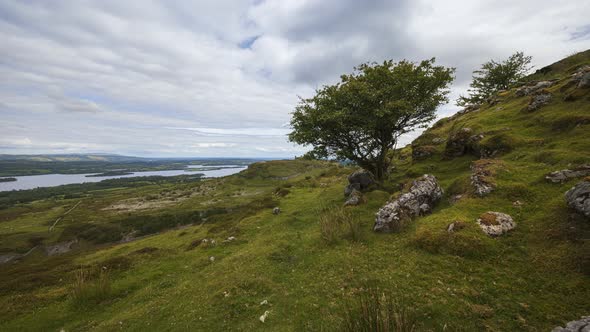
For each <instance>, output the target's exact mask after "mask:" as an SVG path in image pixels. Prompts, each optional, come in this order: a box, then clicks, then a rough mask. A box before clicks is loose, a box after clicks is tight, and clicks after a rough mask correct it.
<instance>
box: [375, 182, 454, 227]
mask: <svg viewBox="0 0 590 332" xmlns="http://www.w3.org/2000/svg"><path fill="white" fill-rule="evenodd" d="M442 195H443V189H442V188H441V187H440V185H439V184H438V181H437V180H436V178H435V177H434V176H433V175H429V174H425V175H423V176H422V177H421V178H419V179H418V180H415V181H414V182H413V183H412V186H411V187H410V190H409V192H407V193H405V194H402V195H401V196H400V197H399V198H398V199H396V200H394V201H391V202H388V203H387V204H385V206H383V207H382V208H381V209H379V211H378V212H377V215H376V218H375V225H374V226H373V230H374V231H375V232H384V233H389V232H393V231H396V230H399V229H400V228H401V227H402V226H403V224H404V223H405V222H406V221H408V220H411V219H412V218H415V217H418V216H421V215H424V214H427V213H430V211H432V208H433V207H434V205H435V204H436V203H437V202H438V201H439V200H440V199H441V197H442Z"/></svg>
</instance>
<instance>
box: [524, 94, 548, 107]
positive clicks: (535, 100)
mask: <svg viewBox="0 0 590 332" xmlns="http://www.w3.org/2000/svg"><path fill="white" fill-rule="evenodd" d="M551 98H552V97H551V93H549V92H546V91H541V92H539V93H537V94H535V95H533V96H531V100H530V101H529V104H528V105H527V107H526V110H527V111H528V112H532V111H536V110H538V109H539V108H541V107H542V106H544V105H547V104H549V102H550V101H551Z"/></svg>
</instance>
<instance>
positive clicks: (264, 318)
mask: <svg viewBox="0 0 590 332" xmlns="http://www.w3.org/2000/svg"><path fill="white" fill-rule="evenodd" d="M268 314H270V311H268V310H267V311H265V312H264V314H262V316H260V318H259V319H260V321H261V322H263V323H264V322H265V321H266V318H267V317H268Z"/></svg>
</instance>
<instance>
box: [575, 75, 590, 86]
mask: <svg viewBox="0 0 590 332" xmlns="http://www.w3.org/2000/svg"><path fill="white" fill-rule="evenodd" d="M577 88H578V89H587V88H590V72H587V73H585V74H584V75H583V76H582V77H581V78H580V81H579V82H578V85H577Z"/></svg>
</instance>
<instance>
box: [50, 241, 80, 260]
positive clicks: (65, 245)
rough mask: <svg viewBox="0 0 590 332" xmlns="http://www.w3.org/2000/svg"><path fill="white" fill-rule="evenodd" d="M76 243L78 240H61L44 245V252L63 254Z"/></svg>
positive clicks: (51, 254)
mask: <svg viewBox="0 0 590 332" xmlns="http://www.w3.org/2000/svg"><path fill="white" fill-rule="evenodd" d="M76 243H78V240H72V241H67V242H61V243H57V244H54V245H52V246H46V247H45V253H46V254H47V256H53V255H60V254H65V253H67V252H69V251H71V250H72V249H73V246H74V244H76Z"/></svg>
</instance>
